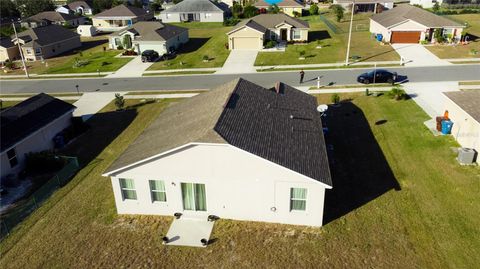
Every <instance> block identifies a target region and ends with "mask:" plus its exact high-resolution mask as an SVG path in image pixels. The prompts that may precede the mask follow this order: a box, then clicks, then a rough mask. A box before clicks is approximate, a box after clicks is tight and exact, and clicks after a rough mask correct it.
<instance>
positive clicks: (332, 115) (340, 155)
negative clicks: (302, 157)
mask: <svg viewBox="0 0 480 269" xmlns="http://www.w3.org/2000/svg"><path fill="white" fill-rule="evenodd" d="M326 124H327V126H328V129H329V134H328V135H327V136H326V142H327V144H328V145H329V147H330V145H332V146H333V150H331V151H330V152H329V159H330V166H331V174H332V181H333V189H332V190H329V191H327V192H326V197H325V212H324V224H327V223H329V222H331V221H333V220H335V219H337V218H340V217H342V216H344V215H346V214H348V213H349V212H351V211H353V210H355V209H357V208H359V207H361V206H363V205H365V204H366V203H368V202H370V201H372V200H374V199H376V198H377V197H379V196H381V195H382V194H384V193H386V192H388V191H389V190H391V189H395V190H400V185H399V184H398V182H397V180H396V179H395V176H394V174H393V172H392V170H391V169H390V166H389V164H388V162H387V160H386V158H385V156H384V155H383V152H382V150H381V148H380V146H379V145H378V143H377V141H376V139H375V137H374V135H373V133H372V130H371V129H370V126H369V124H368V121H367V119H366V118H365V115H364V114H363V112H362V110H361V109H360V108H358V107H357V106H356V105H354V104H353V103H351V102H348V101H347V102H342V104H341V106H338V107H330V108H329V110H328V113H327V119H326ZM387 124H389V123H388V121H385V123H384V125H387ZM379 128H382V126H379Z"/></svg>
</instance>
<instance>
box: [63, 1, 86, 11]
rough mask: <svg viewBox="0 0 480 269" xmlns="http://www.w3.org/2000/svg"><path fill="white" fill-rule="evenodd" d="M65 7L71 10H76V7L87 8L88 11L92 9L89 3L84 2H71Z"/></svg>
mask: <svg viewBox="0 0 480 269" xmlns="http://www.w3.org/2000/svg"><path fill="white" fill-rule="evenodd" d="M67 6H68V7H69V8H70V9H72V10H73V9H77V8H78V7H83V8H89V9H91V8H92V7H91V5H90V3H88V2H86V1H75V2H71V3H69V4H67Z"/></svg>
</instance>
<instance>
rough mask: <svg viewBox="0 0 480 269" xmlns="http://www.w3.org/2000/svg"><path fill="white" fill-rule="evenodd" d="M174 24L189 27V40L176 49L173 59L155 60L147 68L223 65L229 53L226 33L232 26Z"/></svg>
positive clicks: (219, 24) (218, 24)
mask: <svg viewBox="0 0 480 269" xmlns="http://www.w3.org/2000/svg"><path fill="white" fill-rule="evenodd" d="M176 25H179V26H182V27H188V28H189V35H190V40H189V41H188V43H187V44H186V45H185V46H184V47H183V48H181V49H180V50H179V51H178V54H177V57H176V58H175V59H171V60H167V61H162V62H157V63H155V64H153V65H152V66H151V67H150V68H149V70H161V69H185V68H209V67H221V66H223V63H225V60H227V57H228V55H229V54H230V51H229V50H228V49H227V48H226V47H225V44H227V35H226V33H227V32H228V31H230V30H231V29H232V27H224V26H223V25H222V24H221V23H178V24H176ZM204 55H206V56H208V57H209V61H208V62H204V61H203V56H204Z"/></svg>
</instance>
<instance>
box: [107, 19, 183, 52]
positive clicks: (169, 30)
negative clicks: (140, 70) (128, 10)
mask: <svg viewBox="0 0 480 269" xmlns="http://www.w3.org/2000/svg"><path fill="white" fill-rule="evenodd" d="M125 38H128V39H129V40H128V41H127V43H128V44H126V42H125ZM187 42H188V29H187V28H184V27H180V26H175V25H171V24H166V23H161V22H159V21H140V22H137V23H135V24H134V25H132V26H130V27H128V28H126V29H124V30H120V31H118V32H115V33H113V34H112V35H110V36H109V46H110V48H112V49H116V48H118V46H122V47H123V48H124V49H130V48H134V49H135V51H136V52H137V53H138V54H141V53H142V52H143V51H145V50H154V51H156V52H158V54H159V55H163V54H165V53H167V52H170V51H172V50H177V49H178V48H179V47H181V46H182V45H183V44H185V43H187ZM130 44H131V47H129V45H130Z"/></svg>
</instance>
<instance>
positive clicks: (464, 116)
mask: <svg viewBox="0 0 480 269" xmlns="http://www.w3.org/2000/svg"><path fill="white" fill-rule="evenodd" d="M443 94H444V95H445V96H446V97H447V101H446V102H445V110H448V117H449V118H450V120H451V121H452V122H453V127H452V136H453V137H454V138H455V140H457V142H458V143H459V144H460V145H462V147H464V148H472V149H475V150H476V151H477V152H478V153H480V91H475V90H473V91H458V92H445V93H443ZM477 162H479V159H478V157H477ZM479 163H480V162H479Z"/></svg>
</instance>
